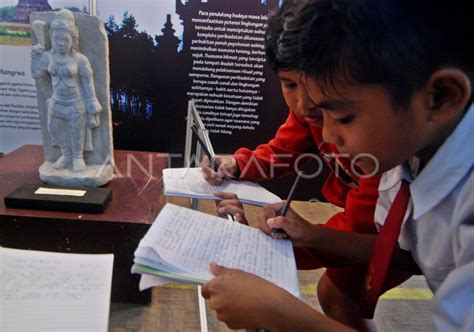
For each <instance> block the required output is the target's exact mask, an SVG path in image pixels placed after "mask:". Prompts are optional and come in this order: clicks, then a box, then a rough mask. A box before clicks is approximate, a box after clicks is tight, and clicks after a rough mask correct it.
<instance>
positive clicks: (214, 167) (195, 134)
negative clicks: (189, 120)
mask: <svg viewBox="0 0 474 332" xmlns="http://www.w3.org/2000/svg"><path fill="white" fill-rule="evenodd" d="M191 130H192V131H193V135H194V137H196V139H197V141H198V142H199V144H200V145H201V148H202V149H203V150H204V152H205V153H206V155H207V158H209V162H210V163H211V167H212V169H213V171H214V172H217V169H218V168H219V164H218V163H217V161H216V160H215V159H214V157H213V156H212V154H211V152H210V151H209V149H208V148H207V145H206V143H204V141H203V140H202V138H201V137H200V136H199V133H198V131H197V129H196V126H191Z"/></svg>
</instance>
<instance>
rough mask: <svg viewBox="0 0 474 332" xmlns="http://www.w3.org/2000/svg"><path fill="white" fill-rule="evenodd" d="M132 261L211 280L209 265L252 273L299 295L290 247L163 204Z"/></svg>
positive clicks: (242, 227)
mask: <svg viewBox="0 0 474 332" xmlns="http://www.w3.org/2000/svg"><path fill="white" fill-rule="evenodd" d="M135 262H136V263H139V264H142V265H146V266H150V267H154V268H157V269H160V270H165V271H172V272H176V273H185V274H188V275H189V276H190V277H194V278H198V279H201V280H210V279H212V278H213V275H212V273H211V272H210V271H209V263H210V262H216V263H217V264H220V265H223V266H226V267H228V268H236V269H241V270H244V271H247V272H250V273H253V274H256V275H258V276H260V277H262V278H264V279H267V280H268V281H271V282H273V283H274V284H276V285H278V286H280V287H282V288H285V289H287V290H288V291H289V292H291V293H293V294H295V295H297V296H298V295H299V289H298V277H297V273H296V263H295V259H294V254H293V247H292V244H291V242H290V241H288V240H277V239H272V238H271V237H270V236H268V235H266V234H264V233H263V232H261V231H260V230H258V229H255V228H252V227H249V226H245V225H242V224H239V223H233V222H229V221H227V220H226V219H223V218H219V217H215V216H212V215H208V214H205V213H202V212H199V211H194V210H191V209H187V208H183V207H179V206H177V205H173V204H166V205H165V207H164V208H163V209H162V211H161V212H160V214H159V216H158V217H157V219H156V220H155V222H154V223H153V224H152V226H151V227H150V229H149V230H148V232H147V234H146V235H145V237H144V238H143V239H142V241H141V242H140V244H139V247H138V249H137V250H136V252H135Z"/></svg>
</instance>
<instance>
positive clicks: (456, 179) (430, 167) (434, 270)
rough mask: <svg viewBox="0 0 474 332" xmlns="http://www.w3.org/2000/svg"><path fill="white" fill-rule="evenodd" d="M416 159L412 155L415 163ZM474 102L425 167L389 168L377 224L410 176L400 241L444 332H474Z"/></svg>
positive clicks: (434, 319) (376, 217)
mask: <svg viewBox="0 0 474 332" xmlns="http://www.w3.org/2000/svg"><path fill="white" fill-rule="evenodd" d="M413 161H415V160H412V162H413ZM473 162H474V105H471V107H470V109H469V110H468V112H467V113H466V114H465V115H464V117H463V119H462V121H461V122H460V123H459V124H458V126H457V127H456V129H455V130H454V132H453V133H452V134H451V135H450V136H449V137H448V139H447V140H446V141H445V142H444V144H443V145H442V146H441V147H440V148H439V149H438V151H437V152H436V154H435V155H434V156H433V158H432V159H431V160H430V161H429V162H428V164H427V165H426V166H425V168H424V169H423V170H422V171H421V172H420V174H418V175H417V176H415V177H413V176H412V174H416V172H413V170H414V169H416V165H415V164H416V162H415V163H410V166H411V167H408V166H407V165H404V166H398V167H396V168H394V169H392V170H390V171H388V172H386V173H385V174H384V175H383V176H382V178H381V181H380V185H379V194H380V196H379V200H378V201H377V206H376V209H375V223H376V226H377V228H378V229H380V227H382V225H383V223H384V221H385V217H386V215H387V211H388V208H389V206H390V205H391V202H393V200H394V197H395V195H396V193H397V192H398V189H399V187H400V181H401V180H402V179H406V180H408V181H411V184H410V193H411V202H410V204H409V207H408V209H407V212H406V215H405V221H404V223H403V225H402V229H401V232H400V236H399V238H398V243H399V245H400V247H401V248H402V249H405V250H410V251H411V252H412V256H413V259H414V260H415V262H416V263H417V264H418V266H419V267H420V269H421V271H422V272H423V274H424V276H425V278H426V280H427V283H428V286H429V287H430V289H431V290H432V292H433V293H434V297H433V304H432V316H433V321H434V324H435V326H436V327H437V328H438V330H439V331H474V170H473Z"/></svg>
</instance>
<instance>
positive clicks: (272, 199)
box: [163, 167, 281, 205]
mask: <svg viewBox="0 0 474 332" xmlns="http://www.w3.org/2000/svg"><path fill="white" fill-rule="evenodd" d="M163 187H164V194H165V195H167V196H181V197H192V198H202V199H214V200H217V199H219V198H218V197H215V196H214V195H213V193H215V192H218V191H225V192H231V193H236V194H237V196H238V197H239V199H240V200H241V201H242V202H244V203H248V204H254V205H268V204H272V203H276V202H280V201H281V199H280V197H278V196H277V195H275V194H273V193H272V192H270V191H268V190H266V189H265V188H263V187H262V186H260V185H259V184H258V183H255V182H251V181H235V180H227V181H225V182H224V183H223V184H221V185H219V186H212V185H210V184H209V183H207V182H206V180H204V177H203V175H202V174H201V169H200V168H199V167H196V168H166V169H164V170H163Z"/></svg>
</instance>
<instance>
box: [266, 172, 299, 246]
mask: <svg viewBox="0 0 474 332" xmlns="http://www.w3.org/2000/svg"><path fill="white" fill-rule="evenodd" d="M302 176H303V171H299V172H298V175H297V176H296V179H295V182H293V186H292V187H291V190H290V193H289V194H288V197H287V199H286V202H285V205H283V207H282V209H281V210H280V211H279V212H278V215H279V216H282V217H284V216H286V213H287V212H288V209H289V208H290V204H291V201H292V200H293V196H294V195H295V192H296V187H297V186H298V182H300V179H301V177H302ZM276 235H286V236H288V234H286V232H285V231H284V230H283V229H282V228H272V237H275V236H276Z"/></svg>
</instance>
